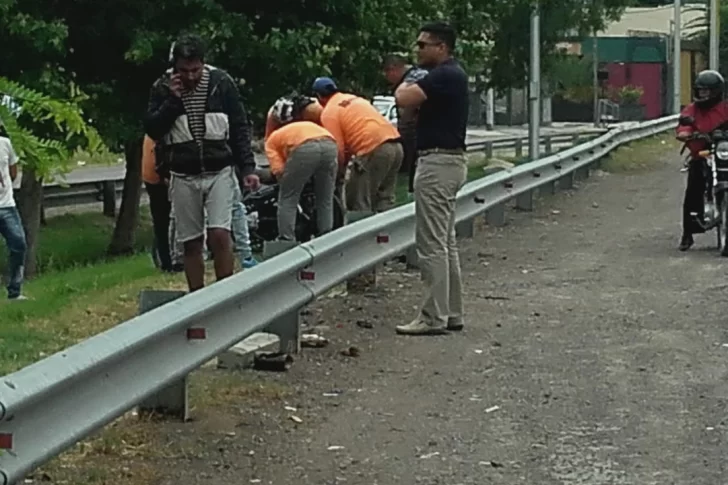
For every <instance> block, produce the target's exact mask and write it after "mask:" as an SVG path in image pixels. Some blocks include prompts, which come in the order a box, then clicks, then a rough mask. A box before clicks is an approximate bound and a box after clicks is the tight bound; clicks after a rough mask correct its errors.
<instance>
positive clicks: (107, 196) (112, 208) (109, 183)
mask: <svg viewBox="0 0 728 485" xmlns="http://www.w3.org/2000/svg"><path fill="white" fill-rule="evenodd" d="M102 190H103V197H104V215H105V216H108V217H116V183H115V182H114V181H113V180H106V181H105V182H103V187H102Z"/></svg>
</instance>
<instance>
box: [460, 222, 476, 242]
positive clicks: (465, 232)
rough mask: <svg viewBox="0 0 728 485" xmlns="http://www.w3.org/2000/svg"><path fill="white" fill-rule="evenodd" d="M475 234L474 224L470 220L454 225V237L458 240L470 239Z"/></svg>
mask: <svg viewBox="0 0 728 485" xmlns="http://www.w3.org/2000/svg"><path fill="white" fill-rule="evenodd" d="M474 234H475V224H474V221H473V220H472V219H468V220H467V221H461V222H457V223H455V235H456V237H457V238H458V239H459V238H472V237H473V235H474Z"/></svg>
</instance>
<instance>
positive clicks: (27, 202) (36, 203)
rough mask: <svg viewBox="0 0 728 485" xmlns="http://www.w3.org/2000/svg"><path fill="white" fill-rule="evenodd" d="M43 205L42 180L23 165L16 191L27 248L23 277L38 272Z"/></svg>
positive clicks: (29, 276)
mask: <svg viewBox="0 0 728 485" xmlns="http://www.w3.org/2000/svg"><path fill="white" fill-rule="evenodd" d="M42 205H43V180H42V179H38V178H37V177H36V174H35V170H33V169H31V168H29V167H23V176H22V179H21V180H20V192H19V193H18V211H19V212H20V218H21V219H22V221H23V227H24V228H25V239H26V242H27V245H28V250H27V251H26V253H25V277H26V278H28V279H29V278H32V277H33V276H35V275H36V274H37V272H38V259H37V257H36V255H37V252H38V251H37V250H38V239H39V237H40V218H41V206H42Z"/></svg>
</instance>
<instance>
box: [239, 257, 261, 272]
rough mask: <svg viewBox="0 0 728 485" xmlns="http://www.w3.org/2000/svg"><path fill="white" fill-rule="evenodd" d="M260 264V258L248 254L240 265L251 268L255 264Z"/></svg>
mask: <svg viewBox="0 0 728 485" xmlns="http://www.w3.org/2000/svg"><path fill="white" fill-rule="evenodd" d="M257 265H258V260H257V259H255V258H254V257H253V256H248V257H247V258H243V260H242V261H241V262H240V266H242V267H243V268H244V269H250V268H252V267H253V266H257Z"/></svg>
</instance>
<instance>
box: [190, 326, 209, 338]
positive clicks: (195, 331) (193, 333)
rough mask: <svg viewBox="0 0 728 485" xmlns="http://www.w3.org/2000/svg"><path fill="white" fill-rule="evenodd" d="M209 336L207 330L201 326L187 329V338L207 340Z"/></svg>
mask: <svg viewBox="0 0 728 485" xmlns="http://www.w3.org/2000/svg"><path fill="white" fill-rule="evenodd" d="M206 338H207V330H206V329H204V328H200V327H193V328H188V329H187V340H205V339H206Z"/></svg>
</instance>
